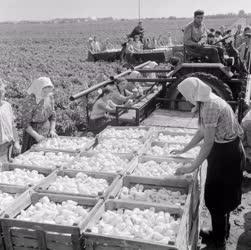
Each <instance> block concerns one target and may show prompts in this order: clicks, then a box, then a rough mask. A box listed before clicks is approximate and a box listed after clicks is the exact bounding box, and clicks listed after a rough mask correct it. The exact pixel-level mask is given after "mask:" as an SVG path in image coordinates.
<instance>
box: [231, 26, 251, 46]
mask: <svg viewBox="0 0 251 250" xmlns="http://www.w3.org/2000/svg"><path fill="white" fill-rule="evenodd" d="M246 33H251V27H250V26H247V27H245V28H244V30H243V33H241V34H239V35H238V36H237V37H236V38H235V43H234V44H235V48H237V49H238V48H239V47H240V46H241V45H242V44H243V43H244V42H245V34H246Z"/></svg>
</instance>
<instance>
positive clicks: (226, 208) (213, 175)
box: [205, 138, 245, 213]
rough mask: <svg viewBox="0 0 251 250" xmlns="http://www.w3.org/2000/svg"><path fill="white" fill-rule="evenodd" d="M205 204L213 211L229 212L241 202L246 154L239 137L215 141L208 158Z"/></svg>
mask: <svg viewBox="0 0 251 250" xmlns="http://www.w3.org/2000/svg"><path fill="white" fill-rule="evenodd" d="M207 160H208V167H207V177H206V183H205V204H206V206H207V208H208V210H209V211H210V212H211V213H219V212H222V213H228V212H230V211H233V210H234V209H235V208H236V207H237V206H238V205H239V204H240V203H241V183H242V169H243V166H244V164H245V154H244V151H243V147H242V145H241V141H240V139H239V138H237V139H236V140H234V141H233V142H229V143H214V145H213V148H212V150H211V152H210V154H209V156H208V158H207Z"/></svg>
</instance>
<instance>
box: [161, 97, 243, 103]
mask: <svg viewBox="0 0 251 250" xmlns="http://www.w3.org/2000/svg"><path fill="white" fill-rule="evenodd" d="M156 100H157V101H165V102H187V101H186V100H181V99H168V98H161V97H157V98H156ZM226 102H227V103H229V104H238V101H226Z"/></svg>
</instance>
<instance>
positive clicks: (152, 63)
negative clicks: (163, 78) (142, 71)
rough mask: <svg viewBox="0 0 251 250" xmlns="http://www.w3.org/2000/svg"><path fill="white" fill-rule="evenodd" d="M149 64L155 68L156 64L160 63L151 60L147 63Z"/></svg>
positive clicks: (151, 67)
mask: <svg viewBox="0 0 251 250" xmlns="http://www.w3.org/2000/svg"><path fill="white" fill-rule="evenodd" d="M147 66H149V67H150V69H154V68H155V67H156V66H158V63H156V62H154V61H151V62H149V63H148V64H147Z"/></svg>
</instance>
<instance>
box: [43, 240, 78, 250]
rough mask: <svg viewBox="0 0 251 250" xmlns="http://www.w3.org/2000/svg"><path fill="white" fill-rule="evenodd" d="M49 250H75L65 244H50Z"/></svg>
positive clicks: (48, 245)
mask: <svg viewBox="0 0 251 250" xmlns="http://www.w3.org/2000/svg"><path fill="white" fill-rule="evenodd" d="M46 249H48V250H73V249H74V248H73V246H72V245H66V244H64V243H59V242H56V243H55V242H48V244H47V248H46Z"/></svg>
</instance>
